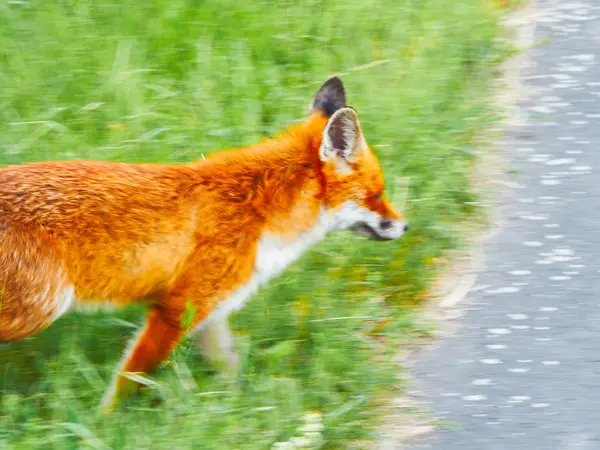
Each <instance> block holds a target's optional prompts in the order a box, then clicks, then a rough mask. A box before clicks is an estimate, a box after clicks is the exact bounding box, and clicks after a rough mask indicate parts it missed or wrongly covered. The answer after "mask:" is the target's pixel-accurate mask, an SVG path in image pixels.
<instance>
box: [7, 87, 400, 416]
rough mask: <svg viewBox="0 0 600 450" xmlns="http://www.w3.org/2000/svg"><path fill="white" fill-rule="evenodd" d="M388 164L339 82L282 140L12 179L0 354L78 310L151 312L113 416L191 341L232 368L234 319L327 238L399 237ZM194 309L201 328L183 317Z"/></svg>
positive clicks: (43, 168)
mask: <svg viewBox="0 0 600 450" xmlns="http://www.w3.org/2000/svg"><path fill="white" fill-rule="evenodd" d="M384 190H385V183H384V176H383V173H382V169H381V166H380V163H379V160H378V158H377V156H376V155H375V153H374V152H373V151H372V150H371V148H370V147H369V146H368V144H367V142H366V139H365V137H364V135H363V132H362V129H361V126H360V122H359V118H358V114H357V112H356V110H355V109H354V108H352V107H350V106H347V104H346V92H345V88H344V85H343V83H342V81H341V79H340V78H339V77H331V78H329V79H328V80H327V81H326V82H325V83H324V84H323V85H322V86H321V87H320V89H319V90H318V91H317V93H316V94H315V95H314V97H313V99H312V103H311V106H310V108H309V111H308V114H306V115H305V117H304V118H303V119H302V120H301V121H298V122H297V123H295V124H292V125H290V126H289V127H288V128H287V129H286V130H285V131H284V132H282V133H281V134H279V135H276V136H274V137H272V138H265V139H263V140H262V141H260V142H258V143H256V144H254V145H251V146H248V147H245V148H233V149H227V150H222V151H218V152H215V153H213V154H212V155H210V156H209V157H208V158H202V159H198V160H196V161H192V162H187V163H177V164H161V163H144V164H137V163H123V162H106V161H91V160H85V161H53V162H34V163H27V164H22V165H11V166H5V167H3V168H0V343H7V342H11V341H16V340H20V339H24V338H27V337H29V336H33V335H35V334H37V333H39V332H40V331H42V330H44V329H46V328H47V327H49V326H50V325H51V324H52V323H53V322H55V321H56V320H57V319H58V318H59V317H60V316H61V315H63V314H64V313H65V312H67V311H69V310H71V309H73V308H74V307H76V306H77V305H83V304H87V303H93V302H106V301H108V302H110V303H112V304H114V305H116V306H117V307H118V306H125V305H127V304H131V303H136V302H141V303H143V304H144V305H146V307H147V308H146V311H147V316H146V321H145V325H144V326H143V328H142V329H141V331H140V332H139V333H138V334H137V335H136V336H135V337H134V338H133V340H132V342H131V345H130V346H129V348H128V349H127V350H126V352H125V355H124V357H123V359H122V361H121V363H120V365H119V367H118V368H117V370H116V371H115V374H114V376H113V379H112V382H111V384H110V386H109V388H108V389H107V391H106V393H105V395H104V397H103V399H102V401H101V402H100V405H99V406H100V408H101V410H102V411H105V412H107V411H111V410H113V409H114V408H115V407H116V406H117V405H119V404H120V403H121V402H122V401H123V400H125V399H126V398H128V397H129V396H131V395H132V394H133V393H134V392H136V391H137V390H138V389H139V387H140V385H139V384H138V383H137V382H136V381H133V380H132V378H135V377H131V376H129V377H128V376H127V374H130V373H138V374H147V373H152V372H153V371H154V370H155V369H156V368H157V367H158V366H159V365H160V364H161V363H162V362H164V361H165V360H166V359H167V358H168V357H169V356H170V354H171V352H172V351H173V350H174V349H175V348H176V346H177V345H178V343H179V342H180V341H181V340H182V338H183V337H185V335H186V334H187V333H194V334H195V336H193V337H194V339H195V341H196V343H197V345H198V347H199V348H200V350H201V352H202V353H203V354H204V356H205V357H206V358H207V359H208V360H214V361H222V362H224V363H225V364H224V366H225V367H226V368H229V369H230V370H234V371H235V368H236V367H237V363H238V361H237V355H236V353H235V350H234V347H235V345H234V343H233V338H232V334H231V330H230V329H229V325H228V316H229V315H230V314H231V313H232V312H234V311H236V310H239V309H240V308H241V307H242V306H243V305H244V303H245V302H246V300H248V299H249V298H250V297H251V296H252V295H253V294H254V293H255V292H256V291H257V290H258V289H259V288H260V287H261V286H264V285H265V284H266V283H267V282H268V281H269V280H271V279H273V278H274V277H276V276H278V275H280V274H281V273H282V272H283V271H284V270H285V269H286V267H288V266H289V265H290V264H291V263H293V262H294V261H295V260H297V259H298V258H299V257H300V255H302V254H303V253H304V252H305V251H307V250H308V249H309V248H311V247H312V246H313V245H315V244H316V243H317V242H319V241H320V240H322V239H324V238H325V237H326V236H327V235H328V234H329V233H332V232H336V231H350V232H353V233H355V234H357V235H359V236H363V237H366V238H368V239H372V240H376V241H389V240H393V239H397V238H399V237H401V236H402V235H403V234H404V233H405V232H406V231H407V229H408V223H407V221H406V219H405V218H404V216H403V215H402V214H401V213H400V212H398V211H397V210H396V209H395V208H394V206H392V204H391V203H390V201H389V200H388V199H387V198H386V195H385V192H384ZM190 305H191V311H193V314H192V317H191V319H189V320H188V322H189V323H187V324H185V326H184V323H183V321H182V318H183V317H184V315H186V314H188V312H189V310H190Z"/></svg>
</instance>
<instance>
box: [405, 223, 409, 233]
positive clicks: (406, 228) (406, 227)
mask: <svg viewBox="0 0 600 450" xmlns="http://www.w3.org/2000/svg"><path fill="white" fill-rule="evenodd" d="M409 228H410V227H409V226H408V224H405V225H404V231H405V232H406V231H408V229H409Z"/></svg>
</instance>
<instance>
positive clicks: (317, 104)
mask: <svg viewBox="0 0 600 450" xmlns="http://www.w3.org/2000/svg"><path fill="white" fill-rule="evenodd" d="M344 106H346V91H345V89H344V83H343V82H342V80H341V79H340V78H339V77H336V76H334V77H331V78H329V79H328V80H327V81H326V82H325V83H324V84H323V86H321V89H319V92H317V95H315V100H314V102H313V108H315V109H319V110H321V111H322V112H324V113H325V114H326V115H327V117H331V116H332V114H333V113H334V112H336V111H337V110H338V109H340V108H343V107H344Z"/></svg>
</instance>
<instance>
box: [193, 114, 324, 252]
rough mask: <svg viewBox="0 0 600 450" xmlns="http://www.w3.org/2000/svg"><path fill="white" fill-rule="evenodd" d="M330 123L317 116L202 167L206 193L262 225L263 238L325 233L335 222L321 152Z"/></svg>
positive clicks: (221, 154)
mask: <svg viewBox="0 0 600 450" xmlns="http://www.w3.org/2000/svg"><path fill="white" fill-rule="evenodd" d="M326 122H327V119H326V118H325V117H323V116H321V115H319V114H314V115H313V116H310V117H309V118H308V119H307V120H305V121H304V122H302V123H300V124H297V125H295V126H293V127H291V128H289V129H288V130H286V132H284V133H282V134H281V135H280V136H278V137H276V138H274V139H268V140H265V141H263V142H261V143H259V144H256V145H253V146H250V147H246V148H242V149H232V150H226V151H222V152H218V153H216V154H214V155H213V156H211V157H210V158H208V159H207V160H205V161H199V162H198V163H197V166H196V167H197V168H198V170H199V179H200V182H199V183H201V184H203V185H206V186H208V187H204V188H201V189H202V190H204V189H208V190H210V191H212V192H214V193H216V194H217V195H218V197H219V198H221V199H223V201H230V202H233V203H236V209H237V210H238V211H239V212H240V214H246V215H248V216H251V217H255V218H256V219H258V220H257V222H260V223H261V224H262V226H261V228H262V233H261V234H263V235H266V234H269V235H278V236H280V237H281V238H282V239H284V240H285V239H294V238H295V237H296V236H297V235H299V234H302V233H306V232H309V231H310V230H311V229H312V228H313V227H317V228H319V229H321V228H323V227H324V225H325V222H326V223H329V222H330V218H329V217H328V216H329V215H328V214H325V211H324V203H323V199H324V196H325V191H326V183H325V178H324V174H323V171H322V168H321V161H320V159H319V152H318V150H319V146H320V145H321V139H322V133H323V129H324V128H325V125H326ZM324 215H325V216H327V217H328V218H327V220H325V219H324V218H323V217H322V216H324Z"/></svg>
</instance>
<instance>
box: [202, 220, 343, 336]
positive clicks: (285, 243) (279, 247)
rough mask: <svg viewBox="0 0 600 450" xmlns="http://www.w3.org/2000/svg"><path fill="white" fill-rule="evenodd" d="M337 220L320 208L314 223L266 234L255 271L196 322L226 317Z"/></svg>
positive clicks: (282, 269) (325, 232)
mask: <svg viewBox="0 0 600 450" xmlns="http://www.w3.org/2000/svg"><path fill="white" fill-rule="evenodd" d="M336 225H337V221H336V220H335V217H334V216H333V214H332V213H328V212H326V211H325V210H323V211H322V212H321V214H320V215H319V218H318V219H317V221H316V222H315V224H314V226H313V227H312V228H311V229H310V230H309V231H305V232H303V233H299V234H298V235H296V236H295V237H293V238H287V237H283V236H278V235H272V234H265V235H263V236H262V237H261V239H260V241H259V243H258V249H257V252H256V260H255V263H254V272H253V274H252V276H251V278H250V280H248V282H247V283H246V284H244V285H243V286H241V287H239V288H238V289H237V290H235V291H234V292H233V293H232V294H231V295H230V296H229V297H228V298H227V299H225V300H222V301H221V302H220V303H219V305H218V306H217V307H216V308H215V309H214V311H213V312H212V313H211V314H210V315H209V317H207V318H206V320H205V321H204V322H202V323H201V324H200V325H199V328H202V327H204V326H205V325H206V324H208V323H210V322H213V321H218V320H222V319H224V318H226V317H227V316H228V315H229V314H230V313H231V312H233V311H237V310H238V309H240V308H241V307H242V306H243V305H244V303H245V302H246V300H248V298H249V297H251V296H252V295H253V294H254V293H255V292H256V291H257V290H258V288H259V287H260V286H263V285H264V284H266V283H267V282H268V281H270V280H271V279H273V278H274V277H276V276H277V275H279V274H281V272H283V271H284V270H285V269H286V268H287V267H288V266H289V265H290V264H291V263H293V262H294V261H296V260H297V259H298V258H299V257H300V256H301V255H302V254H303V253H304V252H305V251H307V250H308V249H309V248H310V247H311V246H312V245H314V244H315V243H316V242H318V241H320V240H321V239H323V238H324V237H325V235H326V234H327V233H328V232H329V231H331V230H332V229H334V228H335V227H336Z"/></svg>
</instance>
